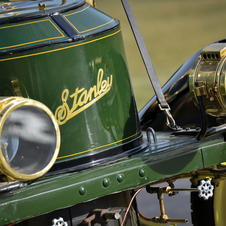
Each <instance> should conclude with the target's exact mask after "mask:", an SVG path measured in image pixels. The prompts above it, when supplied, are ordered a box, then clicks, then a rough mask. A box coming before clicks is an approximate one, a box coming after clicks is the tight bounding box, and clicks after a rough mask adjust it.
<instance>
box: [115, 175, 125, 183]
mask: <svg viewBox="0 0 226 226" xmlns="http://www.w3.org/2000/svg"><path fill="white" fill-rule="evenodd" d="M123 180H124V175H123V174H119V175H118V176H117V181H118V182H119V183H122V182H123Z"/></svg>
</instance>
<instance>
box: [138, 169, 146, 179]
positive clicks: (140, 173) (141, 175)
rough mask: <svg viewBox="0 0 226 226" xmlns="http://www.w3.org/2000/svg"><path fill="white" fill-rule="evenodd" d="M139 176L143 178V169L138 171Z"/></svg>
mask: <svg viewBox="0 0 226 226" xmlns="http://www.w3.org/2000/svg"><path fill="white" fill-rule="evenodd" d="M139 175H140V177H144V176H145V172H144V170H143V169H140V171H139Z"/></svg>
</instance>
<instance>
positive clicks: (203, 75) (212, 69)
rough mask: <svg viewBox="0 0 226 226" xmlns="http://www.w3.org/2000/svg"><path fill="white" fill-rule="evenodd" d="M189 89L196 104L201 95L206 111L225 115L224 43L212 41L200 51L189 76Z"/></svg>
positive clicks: (225, 72) (225, 77)
mask: <svg viewBox="0 0 226 226" xmlns="http://www.w3.org/2000/svg"><path fill="white" fill-rule="evenodd" d="M189 89H190V92H191V94H192V97H193V99H194V102H195V104H196V105H197V96H202V101H203V105H204V107H205V110H206V113H207V114H209V115H211V116H214V117H220V116H226V44H225V43H214V44H211V45H209V46H207V47H205V48H204V49H203V50H202V51H201V56H199V57H198V58H197V60H196V61H195V63H194V65H193V67H192V69H191V71H190V76H189Z"/></svg>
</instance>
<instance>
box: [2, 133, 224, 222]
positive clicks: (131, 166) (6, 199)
mask: <svg viewBox="0 0 226 226" xmlns="http://www.w3.org/2000/svg"><path fill="white" fill-rule="evenodd" d="M158 137H159V138H160V139H159V145H155V146H154V145H150V146H149V148H147V149H145V150H143V151H142V152H140V153H138V154H136V155H133V156H132V157H131V158H128V159H125V160H121V161H118V162H115V163H112V164H109V165H106V166H102V167H99V168H94V169H90V170H86V171H83V172H77V173H71V174H65V175H61V176H55V177H50V178H43V179H39V180H38V181H37V182H35V183H34V184H32V185H30V186H28V187H26V188H23V189H20V190H18V191H15V192H13V193H11V196H8V195H7V196H1V198H0V211H1V212H2V213H3V212H4V215H1V216H0V225H4V224H6V223H9V222H14V221H17V220H20V219H24V218H30V217H33V216H37V215H40V214H44V213H48V212H50V211H52V210H53V209H60V208H65V207H69V206H72V205H75V204H78V203H81V202H86V201H88V200H92V199H95V198H98V197H101V196H105V195H108V194H113V193H116V192H121V191H124V190H130V189H133V188H138V187H141V186H144V185H147V184H148V183H151V182H154V181H157V180H160V179H163V178H167V177H170V176H174V175H178V174H181V173H185V172H189V171H193V170H196V169H202V168H203V167H204V162H203V159H204V158H205V157H204V154H203V152H202V151H201V149H202V150H203V149H205V148H208V146H209V144H210V143H212V149H215V148H218V150H217V152H215V156H216V158H215V160H216V159H218V160H219V162H216V161H215V160H213V161H212V165H214V164H216V163H220V161H221V158H219V156H221V155H224V152H225V143H224V142H223V137H219V138H218V139H216V140H215V138H213V139H208V140H204V141H202V142H197V141H194V139H193V138H191V137H186V136H184V137H171V136H170V134H165V135H164V136H162V135H160V136H158ZM163 137H164V141H165V142H161V139H162V138H163ZM214 140H215V141H214ZM209 163H210V162H209ZM141 172H142V173H141ZM119 178H120V179H119ZM122 178H123V180H122ZM53 200H54V201H53ZM12 213H13V214H12Z"/></svg>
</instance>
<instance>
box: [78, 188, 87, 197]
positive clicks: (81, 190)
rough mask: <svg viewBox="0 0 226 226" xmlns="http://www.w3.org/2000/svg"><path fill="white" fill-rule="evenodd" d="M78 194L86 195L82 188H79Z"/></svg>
mask: <svg viewBox="0 0 226 226" xmlns="http://www.w3.org/2000/svg"><path fill="white" fill-rule="evenodd" d="M79 194H80V195H85V194H86V189H85V188H84V187H81V188H80V189H79Z"/></svg>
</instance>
